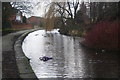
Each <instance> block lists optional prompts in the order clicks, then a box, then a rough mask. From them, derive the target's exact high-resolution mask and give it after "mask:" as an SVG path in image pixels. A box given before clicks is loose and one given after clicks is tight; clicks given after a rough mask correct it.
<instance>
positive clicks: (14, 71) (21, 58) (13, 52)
mask: <svg viewBox="0 0 120 80" xmlns="http://www.w3.org/2000/svg"><path fill="white" fill-rule="evenodd" d="M35 30H36V29H31V30H23V31H18V32H15V33H10V34H8V35H5V36H2V80H6V79H9V78H10V79H11V78H14V79H16V78H20V79H22V80H24V79H25V80H26V79H32V80H37V77H36V76H35V74H34V72H33V70H32V68H31V67H30V64H29V61H28V59H27V57H25V55H24V53H23V52H22V48H21V44H22V40H24V38H25V36H27V34H29V33H30V32H32V31H35ZM21 35H22V36H21Z"/></svg>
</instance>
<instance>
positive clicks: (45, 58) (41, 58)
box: [39, 56, 53, 62]
mask: <svg viewBox="0 0 120 80" xmlns="http://www.w3.org/2000/svg"><path fill="white" fill-rule="evenodd" d="M39 59H40V60H41V61H44V62H45V61H48V60H50V59H53V58H51V57H46V56H43V57H40V58H39Z"/></svg>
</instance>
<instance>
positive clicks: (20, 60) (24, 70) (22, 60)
mask: <svg viewBox="0 0 120 80" xmlns="http://www.w3.org/2000/svg"><path fill="white" fill-rule="evenodd" d="M33 31H36V30H31V31H28V32H26V33H24V34H22V35H21V36H20V37H19V38H18V39H17V40H16V42H15V45H14V50H15V55H16V62H17V66H18V70H19V74H20V78H22V79H26V78H28V79H29V78H30V79H34V80H38V79H37V77H36V75H35V73H34V72H33V70H32V68H31V66H30V62H29V59H28V58H27V57H26V56H25V54H24V52H23V50H22V42H23V40H24V38H25V37H26V36H27V35H28V34H29V33H30V32H33Z"/></svg>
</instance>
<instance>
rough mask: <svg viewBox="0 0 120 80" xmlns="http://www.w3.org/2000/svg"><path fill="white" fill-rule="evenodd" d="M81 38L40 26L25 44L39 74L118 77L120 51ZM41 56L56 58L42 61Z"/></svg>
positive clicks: (56, 76) (32, 64)
mask: <svg viewBox="0 0 120 80" xmlns="http://www.w3.org/2000/svg"><path fill="white" fill-rule="evenodd" d="M81 39H82V38H80V37H70V36H65V35H60V34H59V33H58V32H57V31H56V30H55V31H52V32H47V33H46V32H45V31H44V30H39V31H35V32H32V33H30V34H29V35H28V36H27V37H26V38H25V40H24V42H23V45H22V48H23V51H24V53H25V55H26V56H27V57H28V58H30V59H31V60H30V64H31V66H32V68H33V70H34V72H35V74H36V76H37V77H38V78H119V77H120V75H119V67H120V65H119V55H118V53H117V52H97V51H93V50H89V49H86V48H84V47H82V46H81V45H80V44H79V42H80V40H81ZM42 56H48V57H52V58H53V59H51V60H49V61H46V62H43V61H41V60H40V59H39V58H40V57H42Z"/></svg>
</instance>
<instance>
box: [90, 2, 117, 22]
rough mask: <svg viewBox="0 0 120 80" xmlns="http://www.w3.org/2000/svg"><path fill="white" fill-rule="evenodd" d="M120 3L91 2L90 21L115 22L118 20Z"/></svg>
mask: <svg viewBox="0 0 120 80" xmlns="http://www.w3.org/2000/svg"><path fill="white" fill-rule="evenodd" d="M118 9H119V8H118V2H91V3H90V21H91V23H96V22H98V21H101V20H115V19H117V18H118V15H119V12H118Z"/></svg>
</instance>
